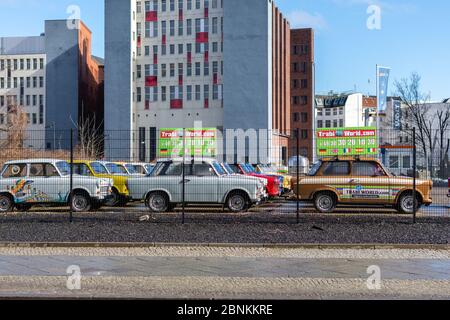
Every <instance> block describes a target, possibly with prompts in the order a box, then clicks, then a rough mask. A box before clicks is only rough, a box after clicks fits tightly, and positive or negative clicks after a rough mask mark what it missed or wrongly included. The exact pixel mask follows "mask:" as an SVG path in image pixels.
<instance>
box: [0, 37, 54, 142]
mask: <svg viewBox="0 0 450 320" xmlns="http://www.w3.org/2000/svg"><path fill="white" fill-rule="evenodd" d="M45 86H46V54H45V37H44V36H38V37H27V38H21V37H10V38H0V127H3V128H5V127H6V126H7V121H8V113H9V112H10V111H11V109H12V107H15V106H22V107H23V112H25V113H26V114H27V117H28V132H27V133H26V135H25V141H24V144H25V147H30V148H36V149H42V148H44V147H45V104H46V103H45V97H46V92H45V89H46V88H45ZM4 135H5V133H4V134H3V136H4ZM2 138H3V137H2Z"/></svg>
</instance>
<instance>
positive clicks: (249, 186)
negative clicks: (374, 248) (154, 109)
mask: <svg viewBox="0 0 450 320" xmlns="http://www.w3.org/2000/svg"><path fill="white" fill-rule="evenodd" d="M319 131H320V132H315V133H313V132H312V131H311V130H295V131H292V132H287V133H286V132H285V133H275V132H267V131H264V132H260V131H258V130H256V131H255V132H252V131H245V132H244V131H237V132H236V131H235V132H233V133H232V134H229V133H226V132H221V131H220V130H216V129H214V128H213V129H211V128H207V129H203V128H200V129H199V128H190V129H189V128H185V129H162V130H156V129H152V128H150V129H149V130H146V129H144V128H142V129H140V130H137V131H126V132H124V131H109V132H105V133H102V134H95V133H94V132H93V131H90V130H87V129H84V130H69V129H68V130H54V128H53V129H52V128H50V129H46V130H43V131H38V130H36V131H32V130H26V131H24V130H14V129H10V130H8V131H4V132H1V133H0V148H1V154H0V165H1V166H2V168H3V169H2V177H1V178H0V209H1V210H3V211H6V209H8V211H9V210H10V209H12V210H14V211H19V212H28V211H30V210H31V211H38V212H39V211H45V212H51V211H52V210H55V208H57V207H61V208H63V209H62V210H64V211H66V212H67V213H69V215H70V219H72V216H73V213H74V212H84V211H94V212H96V211H101V212H122V211H132V212H139V213H148V212H149V208H151V209H152V211H154V212H158V211H164V212H175V213H178V214H180V215H181V220H182V221H183V222H184V219H185V218H184V217H185V214H190V213H222V212H224V213H225V214H229V213H233V212H250V213H257V214H265V215H267V216H268V217H269V218H270V217H271V216H273V215H280V216H282V217H284V216H286V217H290V218H295V219H296V220H297V221H299V219H300V217H301V216H302V215H309V214H317V212H318V210H319V209H320V204H319V205H318V202H320V201H319V200H317V198H318V195H321V194H324V195H327V194H328V195H331V197H328V198H327V197H325V196H324V197H323V199H322V201H323V204H322V205H323V206H324V208H325V209H326V204H327V201H329V200H330V199H331V200H333V201H336V202H338V203H336V205H337V207H336V208H333V209H334V210H333V214H355V215H357V214H374V215H379V214H398V211H399V210H398V209H399V207H398V204H399V201H401V199H403V198H401V195H402V193H410V194H411V196H412V199H414V198H417V199H418V200H419V201H420V202H422V204H424V205H423V206H420V208H417V207H416V206H414V205H412V206H410V207H412V208H413V211H411V212H407V214H408V215H411V218H412V219H413V220H415V219H416V217H448V216H450V208H449V198H448V197H447V195H448V190H449V189H448V176H449V166H450V162H449V148H448V144H446V145H445V146H444V145H443V144H440V143H436V144H435V146H434V148H429V147H427V146H426V145H423V143H420V142H418V140H419V138H418V134H417V132H416V131H415V130H414V129H413V130H403V131H398V130H381V131H379V132H376V134H373V132H371V130H370V129H368V130H361V129H352V128H349V129H332V128H329V129H323V130H319ZM448 136H449V137H450V132H449V135H448ZM445 137H447V135H445ZM313 145H316V148H315V150H314V149H313ZM378 145H379V146H380V147H379V148H378V147H377V146H378ZM442 148H444V150H443V149H442ZM169 159H174V160H175V161H172V162H170V161H168V160H169ZM371 159H372V160H371ZM163 160H164V161H163ZM213 160H215V161H213ZM377 161H379V162H377ZM317 162H319V163H322V167H319V166H317V165H315V163H317ZM183 163H184V165H183ZM327 163H328V164H327ZM378 163H381V164H382V165H381V166H378ZM317 169H318V170H317ZM311 170H312V171H313V172H312V173H316V174H320V175H321V176H320V177H310V176H309V175H308V174H309V173H311ZM311 179H315V180H314V181H313V180H311ZM428 180H432V182H433V189H432V190H431V192H430V194H429V195H428V193H427V192H428V191H429V190H427V189H426V188H427V181H428ZM311 181H313V182H311ZM317 181H319V182H317ZM315 184H316V185H315ZM317 191H320V192H317ZM333 192H334V197H335V198H333ZM8 197H9V198H10V201H11V204H10V207H8V203H7V198H8ZM428 198H431V199H432V203H431V204H430V203H427V201H428ZM5 199H6V200H5ZM338 200H341V201H342V202H339V201H338ZM404 201H405V202H407V201H408V199H406V200H404ZM49 204H51V205H52V206H48V205H49ZM409 205H411V203H410V204H409ZM318 206H319V207H318ZM324 208H322V209H324ZM319 211H320V210H319ZM323 211H324V212H326V210H323Z"/></svg>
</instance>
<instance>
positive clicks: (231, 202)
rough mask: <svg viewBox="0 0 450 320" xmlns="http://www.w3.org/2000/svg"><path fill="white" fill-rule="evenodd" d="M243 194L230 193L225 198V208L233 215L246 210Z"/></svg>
mask: <svg viewBox="0 0 450 320" xmlns="http://www.w3.org/2000/svg"><path fill="white" fill-rule="evenodd" d="M247 198H248V197H247V196H246V195H245V194H244V193H243V192H232V193H231V194H230V195H229V196H228V198H227V203H226V205H227V208H228V209H229V210H230V211H231V212H233V213H239V212H242V211H245V210H247V208H248V200H247Z"/></svg>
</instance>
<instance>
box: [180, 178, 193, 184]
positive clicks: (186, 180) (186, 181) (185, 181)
mask: <svg viewBox="0 0 450 320" xmlns="http://www.w3.org/2000/svg"><path fill="white" fill-rule="evenodd" d="M189 182H191V180H189V179H184V183H189ZM182 183H183V180H181V181H180V184H182Z"/></svg>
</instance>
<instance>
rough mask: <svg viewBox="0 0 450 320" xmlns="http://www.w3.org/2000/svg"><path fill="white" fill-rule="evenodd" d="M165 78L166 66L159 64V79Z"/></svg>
mask: <svg viewBox="0 0 450 320" xmlns="http://www.w3.org/2000/svg"><path fill="white" fill-rule="evenodd" d="M166 76H167V70H166V64H165V63H163V64H161V77H163V78H165V77H166Z"/></svg>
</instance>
